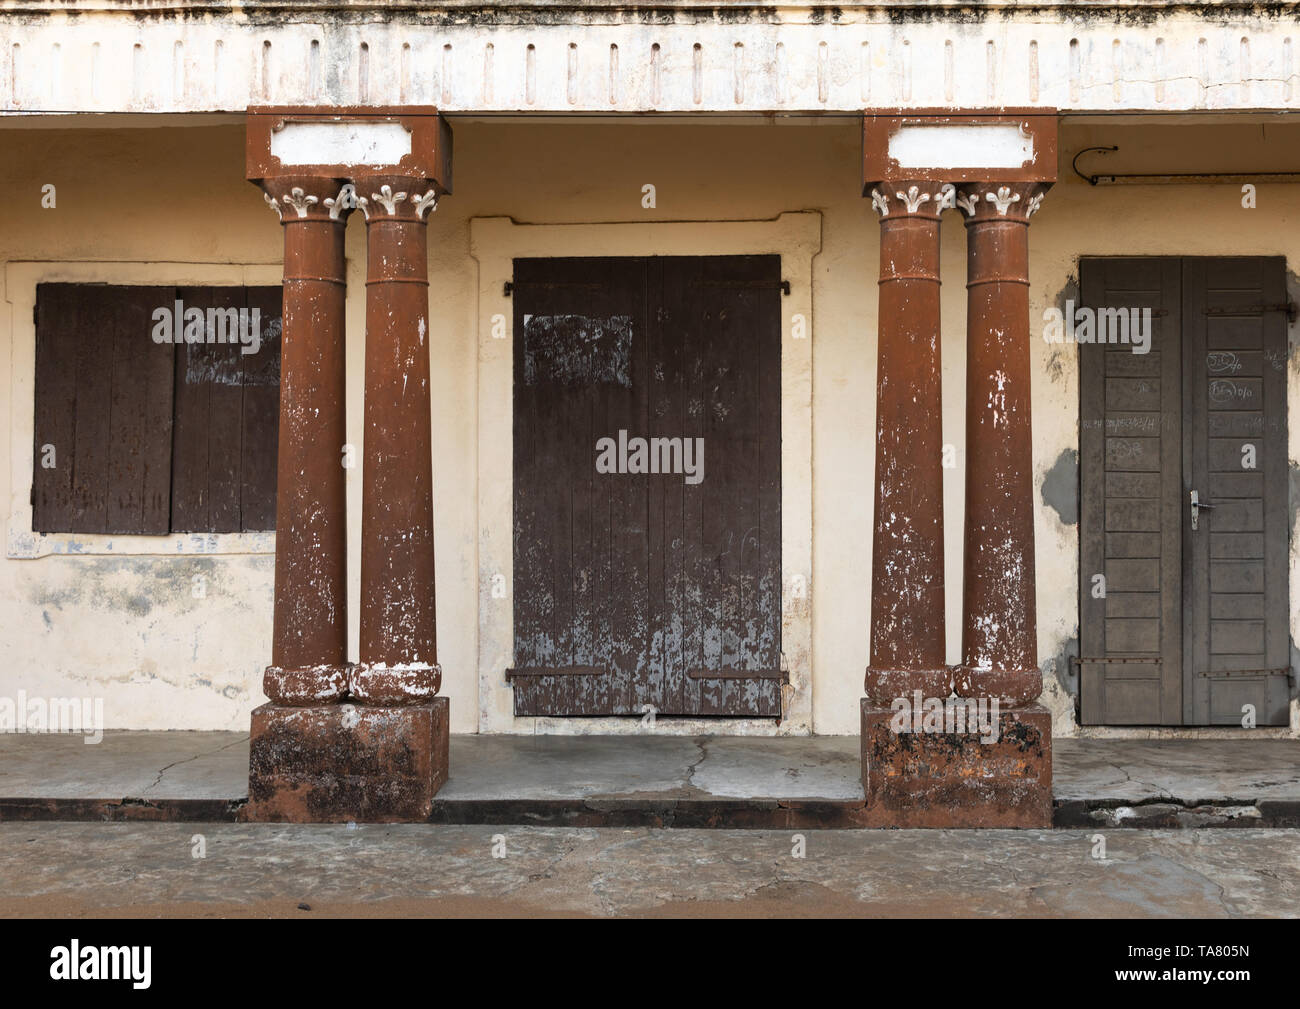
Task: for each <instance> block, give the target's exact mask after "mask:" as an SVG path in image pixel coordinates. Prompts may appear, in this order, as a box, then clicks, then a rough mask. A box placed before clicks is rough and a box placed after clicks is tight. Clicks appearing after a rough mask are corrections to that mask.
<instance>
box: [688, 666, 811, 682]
mask: <svg viewBox="0 0 1300 1009" xmlns="http://www.w3.org/2000/svg"><path fill="white" fill-rule="evenodd" d="M686 675H687V677H688V678H690V679H692V680H781V681H784V680H785V679H786V677H787V675H788V674H787V673H786V671H785V670H784V669H733V668H726V669H688V670H687V671H686Z"/></svg>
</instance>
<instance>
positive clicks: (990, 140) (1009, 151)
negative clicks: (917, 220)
mask: <svg viewBox="0 0 1300 1009" xmlns="http://www.w3.org/2000/svg"><path fill="white" fill-rule="evenodd" d="M889 156H890V157H891V158H893V159H894V160H895V161H897V162H898V165H899V167H900V168H1022V167H1023V166H1025V165H1026V164H1028V163H1029V162H1031V161H1033V160H1034V138H1033V137H1032V136H1027V135H1026V134H1025V133H1023V132H1022V131H1021V129H1020V126H1019V125H1018V124H1017V123H984V124H981V123H951V124H949V123H935V124H933V125H931V124H926V123H908V124H906V125H904V126H901V127H899V129H898V130H897V131H896V132H895V133H893V134H892V135H891V136H890V138H889Z"/></svg>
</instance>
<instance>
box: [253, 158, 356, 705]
mask: <svg viewBox="0 0 1300 1009" xmlns="http://www.w3.org/2000/svg"><path fill="white" fill-rule="evenodd" d="M343 186H344V182H343V180H340V179H326V178H316V177H304V178H281V179H275V180H270V179H268V180H265V181H264V182H263V183H262V188H263V190H264V192H265V194H266V196H265V198H266V201H267V203H268V204H269V205H270V206H271V207H272V208H273V209H274V210H275V211H276V212H277V213H278V214H279V215H280V220H281V223H282V225H283V228H284V309H283V323H282V326H283V328H282V331H281V338H280V442H279V450H278V457H277V460H276V505H275V524H276V534H275V617H274V630H273V636H272V642H271V665H270V667H268V668H267V670H266V672H265V674H264V675H263V686H262V689H263V690H264V691H265V693H266V695H267V696H268V697H269V698H270V699H271V700H272V701H274V702H276V703H278V704H287V705H307V704H320V703H330V702H334V701H338V700H339V699H340V698H341V697H342V696H343V695H344V693H345V692H346V688H347V682H348V669H347V614H346V605H347V490H346V474H345V473H344V470H343V467H342V456H341V453H342V449H343V443H344V441H345V440H346V437H347V436H346V433H345V429H344V419H345V414H344V401H345V356H344V301H345V298H346V286H345V285H346V278H345V276H344V261H343V232H344V228H345V226H346V220H347V216H348V212H349V209H350V201H349V200H348V199H347V197H346V192H344V191H343ZM341 192H343V197H342V198H340V194H341Z"/></svg>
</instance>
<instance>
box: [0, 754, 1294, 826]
mask: <svg viewBox="0 0 1300 1009" xmlns="http://www.w3.org/2000/svg"><path fill="white" fill-rule="evenodd" d="M1053 748H1054V767H1053V774H1054V792H1055V796H1056V807H1057V816H1056V822H1057V825H1058V826H1078V827H1086V826H1089V825H1110V826H1152V827H1175V826H1211V825H1220V824H1224V825H1234V826H1247V825H1255V826H1265V825H1269V826H1300V741H1292V740H1273V739H1261V740H1257V741H1256V740H1240V739H1236V740H1204V739H1202V740H1153V741H1146V740H1123V741H1112V740H1091V739H1082V740H1075V739H1063V740H1055V741H1054V742H1053ZM859 774H860V769H859V756H858V739H857V737H856V736H816V737H781V738H776V739H766V738H753V737H738V736H710V737H696V738H690V737H684V736H649V735H647V736H500V735H497V736H493V735H469V736H454V737H452V741H451V780H450V781H449V782H448V783H447V785H446V786H445V787H444V788H443V790H442V791H441V792H440V793H439V795H438V808H437V809H436V810H435V816H434V819H435V821H439V822H456V823H510V822H519V823H554V824H557V825H561V824H562V825H569V826H630V825H639V824H645V825H674V826H713V825H717V824H725V825H743V826H754V827H762V826H774V827H785V826H803V827H809V828H811V827H817V826H828V827H845V826H854V825H855V822H854V819H853V815H852V814H853V810H854V809H855V808H857V807H859V806H860V805H861V803H862V802H863V792H862V784H861V781H860V780H859ZM247 776H248V737H247V735H246V734H242V733H233V732H110V733H106V734H105V735H104V738H103V740H102V741H101V742H100V743H98V744H94V745H90V744H86V743H85V742H83V740H82V737H81V736H74V735H30V736H29V735H0V820H14V819H130V818H140V817H147V818H154V819H186V820H191V819H192V820H223V819H227V820H231V819H236V818H237V815H238V807H239V806H240V805H242V801H243V799H244V798H245V796H246V795H247ZM124 800H125V802H124ZM106 805H107V806H113V807H114V808H115V809H117V814H116V815H115V814H114V813H113V812H112V811H106V810H105V808H104V807H105V806H106ZM792 810H793V811H794V812H791V811H792ZM154 812H156V813H158V815H156V816H155V815H152V813H154Z"/></svg>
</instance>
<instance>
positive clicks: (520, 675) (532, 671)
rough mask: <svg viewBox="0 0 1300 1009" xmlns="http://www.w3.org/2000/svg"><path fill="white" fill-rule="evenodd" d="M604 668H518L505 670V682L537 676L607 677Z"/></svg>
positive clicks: (607, 671)
mask: <svg viewBox="0 0 1300 1009" xmlns="http://www.w3.org/2000/svg"><path fill="white" fill-rule="evenodd" d="M608 675H609V670H608V669H606V668H605V667H604V666H520V667H518V668H515V669H507V670H506V679H507V680H526V679H532V678H534V677H537V676H608Z"/></svg>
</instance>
